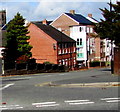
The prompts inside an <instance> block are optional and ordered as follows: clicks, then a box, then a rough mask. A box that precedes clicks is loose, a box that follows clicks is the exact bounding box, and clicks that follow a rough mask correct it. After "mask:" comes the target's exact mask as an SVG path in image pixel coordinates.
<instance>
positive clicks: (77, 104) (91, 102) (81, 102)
mask: <svg viewBox="0 0 120 112" xmlns="http://www.w3.org/2000/svg"><path fill="white" fill-rule="evenodd" d="M92 103H94V102H79V103H69V105H80V104H92Z"/></svg>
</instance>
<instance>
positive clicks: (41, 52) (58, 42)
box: [28, 21, 76, 68]
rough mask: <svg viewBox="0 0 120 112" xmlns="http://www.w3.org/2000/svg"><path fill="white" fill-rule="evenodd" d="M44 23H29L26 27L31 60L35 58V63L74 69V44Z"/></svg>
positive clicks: (71, 40)
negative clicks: (30, 46) (60, 65)
mask: <svg viewBox="0 0 120 112" xmlns="http://www.w3.org/2000/svg"><path fill="white" fill-rule="evenodd" d="M46 22H47V21H44V22H43V24H42V23H41V22H31V23H30V24H29V26H28V30H29V31H30V33H29V35H30V37H31V38H30V40H29V42H30V45H32V46H33V48H32V50H31V52H32V58H35V59H36V62H37V63H44V62H46V61H48V62H51V63H54V64H62V65H66V66H68V67H69V68H74V67H75V65H76V51H75V49H76V42H75V41H74V40H73V39H71V38H70V37H69V36H67V35H65V34H63V33H62V32H60V31H59V30H57V29H55V28H54V27H52V26H50V25H48V24H47V23H46Z"/></svg>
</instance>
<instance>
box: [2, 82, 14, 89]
mask: <svg viewBox="0 0 120 112" xmlns="http://www.w3.org/2000/svg"><path fill="white" fill-rule="evenodd" d="M12 85H14V83H12V84H7V85H6V86H4V87H2V88H0V90H3V89H6V88H8V87H9V86H12Z"/></svg>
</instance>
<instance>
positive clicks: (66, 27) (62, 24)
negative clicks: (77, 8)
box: [51, 14, 79, 36]
mask: <svg viewBox="0 0 120 112" xmlns="http://www.w3.org/2000/svg"><path fill="white" fill-rule="evenodd" d="M51 25H52V26H53V27H55V28H61V31H62V32H64V33H65V34H66V35H68V36H70V26H72V25H79V24H78V23H77V22H75V21H74V20H72V19H69V17H67V16H66V15H65V14H63V15H61V16H60V17H59V18H58V19H57V20H55V21H54V22H53V23H52V24H51Z"/></svg>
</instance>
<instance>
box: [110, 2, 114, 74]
mask: <svg viewBox="0 0 120 112" xmlns="http://www.w3.org/2000/svg"><path fill="white" fill-rule="evenodd" d="M111 12H112V1H111V0H110V13H111ZM111 23H112V18H111ZM111 73H112V74H113V73H114V63H113V40H111Z"/></svg>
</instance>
